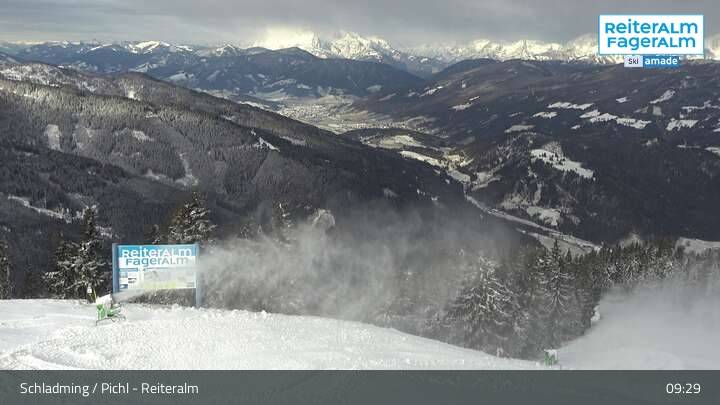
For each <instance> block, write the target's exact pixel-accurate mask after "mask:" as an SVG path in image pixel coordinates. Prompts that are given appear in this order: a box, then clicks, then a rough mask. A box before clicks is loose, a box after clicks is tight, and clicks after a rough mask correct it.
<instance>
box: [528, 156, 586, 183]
mask: <svg viewBox="0 0 720 405" xmlns="http://www.w3.org/2000/svg"><path fill="white" fill-rule="evenodd" d="M530 156H531V158H532V160H533V161H535V160H542V161H543V162H545V163H547V164H549V165H551V166H552V167H553V168H555V169H557V170H561V171H564V172H575V173H577V174H578V175H579V176H581V177H584V178H586V179H591V178H593V175H594V172H593V171H592V170H590V169H586V168H584V167H582V163H580V162H575V161H573V160H570V159H569V158H567V157H566V156H563V155H562V154H558V153H554V152H551V151H548V150H545V149H533V150H531V151H530Z"/></svg>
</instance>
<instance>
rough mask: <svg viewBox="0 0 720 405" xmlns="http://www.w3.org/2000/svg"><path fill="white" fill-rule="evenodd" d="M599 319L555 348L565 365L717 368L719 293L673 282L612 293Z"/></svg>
mask: <svg viewBox="0 0 720 405" xmlns="http://www.w3.org/2000/svg"><path fill="white" fill-rule="evenodd" d="M600 313H601V314H602V318H601V320H600V321H599V322H598V323H596V324H595V325H594V326H593V327H592V328H591V329H590V331H589V332H588V333H587V334H586V335H585V336H583V337H581V338H579V339H577V340H575V341H573V342H571V343H570V344H569V345H567V346H566V347H564V348H562V349H560V350H559V356H560V360H561V363H562V364H563V365H570V366H571V367H574V368H582V369H608V370H624V369H634V370H638V369H654V370H695V369H708V370H717V369H718V367H720V350H718V349H717V342H718V341H720V297H719V296H718V295H711V294H705V293H703V292H700V291H695V290H693V289H690V288H677V287H672V286H671V285H665V286H657V287H655V288H646V289H641V290H640V291H636V292H635V293H634V294H632V295H630V296H628V295H626V294H622V293H619V292H617V293H612V294H610V295H608V296H606V297H605V298H603V300H602V301H601V302H600Z"/></svg>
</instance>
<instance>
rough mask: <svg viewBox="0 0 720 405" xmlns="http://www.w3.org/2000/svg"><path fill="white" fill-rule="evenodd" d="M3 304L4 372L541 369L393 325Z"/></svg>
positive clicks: (0, 358) (0, 361) (0, 359)
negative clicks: (111, 314)
mask: <svg viewBox="0 0 720 405" xmlns="http://www.w3.org/2000/svg"><path fill="white" fill-rule="evenodd" d="M124 312H125V314H126V316H127V317H128V320H127V321H125V322H118V323H114V324H113V323H111V324H107V325H101V326H97V327H96V326H95V314H96V312H95V308H94V306H91V305H87V304H82V303H79V302H75V301H56V300H28V301H21V300H14V301H0V369H538V368H542V367H541V366H539V365H537V364H535V363H533V362H527V361H520V360H508V359H499V358H497V357H494V356H490V355H487V354H484V353H482V352H478V351H474V350H468V349H463V348H459V347H455V346H451V345H448V344H444V343H441V342H437V341H434V340H429V339H424V338H420V337H416V336H412V335H408V334H404V333H400V332H398V331H395V330H393V329H384V328H379V327H375V326H371V325H366V324H362V323H357V322H347V321H338V320H332V319H325V318H317V317H305V316H286V315H273V314H267V313H252V312H246V311H222V310H205V309H203V310H196V309H192V308H181V307H169V308H168V307H165V308H160V307H152V306H142V305H127V306H125V307H124Z"/></svg>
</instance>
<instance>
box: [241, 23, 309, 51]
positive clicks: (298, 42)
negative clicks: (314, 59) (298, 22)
mask: <svg viewBox="0 0 720 405" xmlns="http://www.w3.org/2000/svg"><path fill="white" fill-rule="evenodd" d="M252 47H260V48H265V49H272V50H277V49H286V48H300V49H303V50H306V51H308V52H310V53H315V51H318V50H322V43H321V41H320V37H319V36H318V35H317V34H315V33H314V32H312V31H306V30H294V29H288V28H271V29H268V30H266V32H265V36H264V37H263V38H262V39H260V40H258V41H256V42H254V43H253V44H252Z"/></svg>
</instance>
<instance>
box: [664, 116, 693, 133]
mask: <svg viewBox="0 0 720 405" xmlns="http://www.w3.org/2000/svg"><path fill="white" fill-rule="evenodd" d="M695 124H697V120H676V119H675V118H673V119H672V120H670V122H668V124H667V127H665V129H666V130H668V131H673V130H676V129H682V128H692V127H694V126H695Z"/></svg>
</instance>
